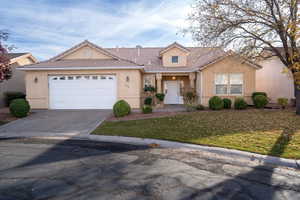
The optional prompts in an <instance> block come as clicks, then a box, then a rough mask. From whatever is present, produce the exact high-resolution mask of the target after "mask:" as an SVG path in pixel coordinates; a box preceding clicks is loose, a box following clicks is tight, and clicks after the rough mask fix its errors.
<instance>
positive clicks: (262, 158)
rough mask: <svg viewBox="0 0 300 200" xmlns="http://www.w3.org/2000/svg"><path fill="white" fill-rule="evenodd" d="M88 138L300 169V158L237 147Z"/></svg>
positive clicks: (130, 138)
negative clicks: (190, 150) (244, 149)
mask: <svg viewBox="0 0 300 200" xmlns="http://www.w3.org/2000/svg"><path fill="white" fill-rule="evenodd" d="M88 139H90V140H94V141H101V142H116V143H124V144H132V145H150V144H158V145H159V146H160V147H164V148H188V149H194V150H200V151H205V152H209V153H215V154H219V155H224V156H229V157H231V158H243V159H249V161H258V162H261V163H266V164H271V165H278V166H284V167H291V168H295V169H300V160H295V159H287V158H279V157H274V156H268V155H261V154H256V153H251V152H245V151H239V150H235V149H226V148H221V147H210V146H203V145H196V144H188V143H182V142H173V141H167V140H158V139H148V138H136V137H124V136H106V135H91V134H90V135H89V136H88Z"/></svg>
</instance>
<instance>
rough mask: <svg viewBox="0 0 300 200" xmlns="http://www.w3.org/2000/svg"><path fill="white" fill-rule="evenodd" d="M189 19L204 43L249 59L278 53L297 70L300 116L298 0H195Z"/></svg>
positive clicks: (292, 68)
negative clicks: (226, 49) (231, 50)
mask: <svg viewBox="0 0 300 200" xmlns="http://www.w3.org/2000/svg"><path fill="white" fill-rule="evenodd" d="M192 8H193V9H192V12H191V14H190V16H189V18H188V20H189V22H190V27H189V28H188V29H187V30H186V31H188V32H190V33H192V36H193V39H194V40H196V41H198V42H199V43H200V44H201V45H203V46H221V47H224V48H230V49H233V50H235V51H236V52H237V53H239V54H241V55H242V56H244V57H245V58H247V59H252V60H255V59H258V58H269V57H272V56H277V57H278V58H279V59H280V60H281V62H282V63H283V64H284V65H285V66H286V67H287V68H288V69H289V70H290V71H291V72H292V73H293V77H294V80H295V96H296V102H297V103H296V104H297V106H296V107H297V112H296V113H297V114H299V115H300V52H299V48H298V47H299V43H300V42H299V41H300V29H299V25H300V21H299V15H298V2H297V0H255V1H254V0H195V2H194V4H193V6H192Z"/></svg>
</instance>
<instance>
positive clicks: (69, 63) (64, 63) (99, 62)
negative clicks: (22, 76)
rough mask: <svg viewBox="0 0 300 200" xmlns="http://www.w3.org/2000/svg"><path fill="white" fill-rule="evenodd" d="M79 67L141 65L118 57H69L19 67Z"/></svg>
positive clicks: (126, 66)
mask: <svg viewBox="0 0 300 200" xmlns="http://www.w3.org/2000/svg"><path fill="white" fill-rule="evenodd" d="M79 67H91V68H97V67H103V68H109V67H118V68H122V67H123V68H128V67H139V65H136V64H134V63H132V62H129V61H125V60H116V59H68V60H58V61H45V62H40V63H37V64H34V65H27V66H23V67H19V68H27V69H35V68H48V69H49V68H50V69H51V68H55V69H56V68H70V69H72V68H79Z"/></svg>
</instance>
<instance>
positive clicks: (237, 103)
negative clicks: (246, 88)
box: [234, 97, 248, 110]
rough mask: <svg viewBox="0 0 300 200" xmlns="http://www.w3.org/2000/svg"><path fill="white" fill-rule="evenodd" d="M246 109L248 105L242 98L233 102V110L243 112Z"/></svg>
mask: <svg viewBox="0 0 300 200" xmlns="http://www.w3.org/2000/svg"><path fill="white" fill-rule="evenodd" d="M247 107H248V104H247V102H246V101H245V100H244V99H243V98H242V97H238V98H236V99H235V100H234V108H235V109H237V110H244V109H246V108H247Z"/></svg>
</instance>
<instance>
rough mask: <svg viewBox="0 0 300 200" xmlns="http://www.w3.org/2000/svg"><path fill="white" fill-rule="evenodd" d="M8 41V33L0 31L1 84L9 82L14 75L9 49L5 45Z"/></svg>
mask: <svg viewBox="0 0 300 200" xmlns="http://www.w3.org/2000/svg"><path fill="white" fill-rule="evenodd" d="M7 39H8V33H7V32H4V31H1V30H0V82H2V81H4V80H8V79H9V78H10V77H11V75H12V73H11V69H10V65H9V62H10V59H9V57H8V50H9V47H7V46H5V45H4V44H3V41H6V40H7Z"/></svg>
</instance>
